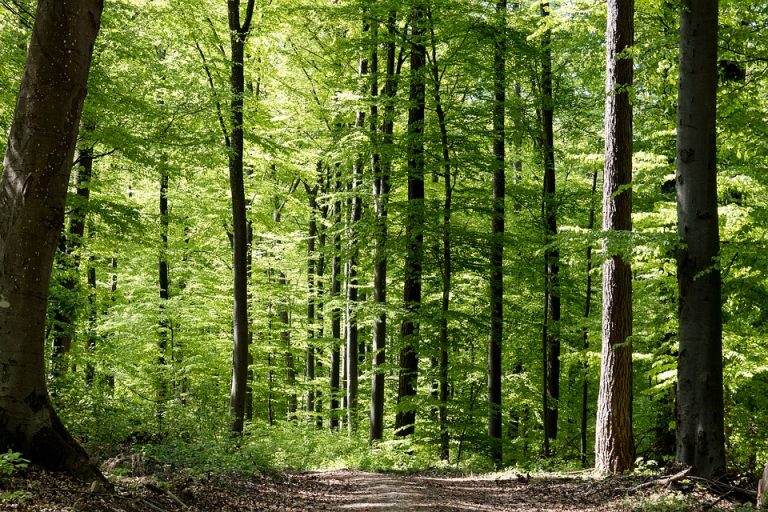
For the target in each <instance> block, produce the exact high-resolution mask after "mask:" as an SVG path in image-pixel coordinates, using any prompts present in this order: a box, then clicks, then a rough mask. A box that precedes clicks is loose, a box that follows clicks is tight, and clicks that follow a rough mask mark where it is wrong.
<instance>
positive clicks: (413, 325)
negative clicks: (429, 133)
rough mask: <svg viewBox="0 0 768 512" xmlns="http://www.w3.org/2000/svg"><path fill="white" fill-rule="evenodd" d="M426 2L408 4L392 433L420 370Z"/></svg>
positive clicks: (407, 416) (402, 419)
mask: <svg viewBox="0 0 768 512" xmlns="http://www.w3.org/2000/svg"><path fill="white" fill-rule="evenodd" d="M424 18H425V6H424V4H423V3H421V2H417V3H415V4H414V5H413V7H412V8H411V34H410V36H411V37H410V39H411V40H410V46H411V62H410V68H411V76H410V78H411V84H410V92H409V105H410V107H409V109H408V126H407V133H408V143H407V144H408V208H407V212H406V220H405V245H406V249H405V262H404V274H405V278H404V282H403V303H404V307H405V316H404V318H403V323H402V326H401V330H400V334H401V336H402V339H403V347H402V348H401V349H400V375H399V382H398V390H397V403H398V411H397V414H396V416H395V433H396V434H397V435H399V436H408V435H410V434H412V433H413V432H414V429H415V422H416V409H415V406H414V404H413V403H412V402H413V400H414V398H415V396H416V384H417V378H418V371H419V356H418V344H419V343H418V340H419V321H418V315H419V310H420V309H421V274H422V264H423V259H424V95H425V80H424V65H425V61H426V47H425V46H424V41H423V37H424Z"/></svg>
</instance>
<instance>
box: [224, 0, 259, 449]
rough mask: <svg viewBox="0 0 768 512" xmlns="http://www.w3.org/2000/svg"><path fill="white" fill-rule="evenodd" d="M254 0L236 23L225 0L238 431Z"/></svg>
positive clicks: (235, 428)
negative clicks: (247, 57)
mask: <svg viewBox="0 0 768 512" xmlns="http://www.w3.org/2000/svg"><path fill="white" fill-rule="evenodd" d="M253 6H254V0H248V5H247V7H246V15H245V20H244V21H243V23H242V24H241V23H240V0H227V13H228V19H229V43H230V49H231V52H232V55H231V59H232V61H231V64H230V70H229V72H230V76H229V79H230V93H231V95H232V97H231V99H230V117H231V123H232V125H231V126H230V132H229V139H228V142H229V144H228V146H229V147H228V149H229V188H230V192H231V194H232V231H233V236H232V272H233V274H234V285H233V286H234V304H233V322H232V324H233V333H234V338H233V355H232V389H231V391H230V401H229V413H230V416H231V425H230V430H231V431H232V432H234V433H238V434H239V433H242V431H243V422H244V420H245V399H246V391H247V388H248V328H249V327H248V220H247V213H246V202H245V184H244V182H243V93H244V92H245V77H244V73H243V59H244V54H245V41H246V39H247V37H248V31H249V30H250V25H251V18H252V16H253Z"/></svg>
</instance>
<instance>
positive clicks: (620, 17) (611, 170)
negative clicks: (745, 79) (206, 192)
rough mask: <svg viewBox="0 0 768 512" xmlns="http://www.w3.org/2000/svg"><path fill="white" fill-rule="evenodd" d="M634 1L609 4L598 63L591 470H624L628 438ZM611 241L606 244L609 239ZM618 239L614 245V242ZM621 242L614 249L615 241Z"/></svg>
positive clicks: (630, 446)
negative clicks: (596, 340)
mask: <svg viewBox="0 0 768 512" xmlns="http://www.w3.org/2000/svg"><path fill="white" fill-rule="evenodd" d="M634 10H635V6H634V0H608V23H607V28H606V34H605V38H606V58H605V70H606V79H605V93H606V98H605V171H604V173H603V231H605V232H606V233H607V236H608V237H609V238H608V239H607V240H604V241H603V250H604V251H605V252H606V256H607V259H606V261H605V263H603V322H602V355H601V359H600V389H599V392H598V397H597V421H596V424H595V431H596V432H595V469H596V470H597V471H599V472H601V473H619V472H622V471H629V470H631V469H632V468H633V467H634V464H635V445H634V440H633V436H632V342H631V338H630V336H632V269H631V267H630V264H629V261H628V260H629V254H627V250H628V249H626V246H627V245H628V244H626V242H627V238H629V235H630V233H631V231H632V189H631V188H630V186H631V184H632V103H631V98H630V88H631V87H632V78H633V76H632V75H633V71H632V65H633V60H632V57H631V55H629V54H628V53H627V52H628V51H629V50H630V49H631V48H632V46H633V44H634ZM611 238H613V240H611ZM617 239H618V240H617ZM622 241H623V242H625V243H621V242H622Z"/></svg>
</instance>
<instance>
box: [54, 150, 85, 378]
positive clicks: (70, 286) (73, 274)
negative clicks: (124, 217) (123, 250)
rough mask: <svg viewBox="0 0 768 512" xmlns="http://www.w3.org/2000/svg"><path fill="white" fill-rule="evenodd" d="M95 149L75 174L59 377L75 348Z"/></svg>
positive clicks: (58, 321)
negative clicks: (77, 295) (75, 302)
mask: <svg viewBox="0 0 768 512" xmlns="http://www.w3.org/2000/svg"><path fill="white" fill-rule="evenodd" d="M92 153H93V151H92V148H90V147H83V148H81V149H80V150H79V151H78V155H77V160H76V163H77V174H76V175H75V194H76V198H77V199H76V200H75V202H74V204H73V205H72V208H71V213H70V218H69V230H68V233H67V236H66V239H65V240H64V250H63V254H61V258H62V259H63V260H64V265H63V267H64V268H65V272H66V277H65V278H64V282H63V283H62V286H63V287H64V289H65V290H67V292H68V294H67V295H65V296H64V300H65V303H64V304H63V305H62V306H60V307H58V308H57V309H56V313H55V321H54V335H53V350H52V357H51V360H52V361H51V372H52V373H53V375H54V377H58V376H61V375H63V374H64V373H66V371H67V360H66V359H67V358H66V355H67V354H68V353H69V351H70V350H71V349H72V338H73V336H74V329H75V322H76V321H77V315H76V314H75V312H76V308H74V307H73V306H72V304H68V303H67V302H69V300H71V298H73V297H72V295H73V294H75V293H76V292H75V290H76V288H77V272H78V271H79V269H80V254H79V253H78V250H79V249H80V247H81V246H82V242H83V236H84V235H85V220H86V216H87V213H88V201H89V200H90V197H91V188H90V187H91V177H92V175H93V155H92Z"/></svg>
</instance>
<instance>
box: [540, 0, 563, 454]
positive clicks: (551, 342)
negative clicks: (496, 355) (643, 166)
mask: <svg viewBox="0 0 768 512" xmlns="http://www.w3.org/2000/svg"><path fill="white" fill-rule="evenodd" d="M541 16H542V18H546V17H548V16H549V0H542V2H541ZM551 37H552V35H551V31H550V30H546V31H545V32H544V35H543V41H542V46H543V53H542V63H541V69H542V71H541V95H542V98H541V102H542V107H541V120H542V138H541V147H542V152H543V155H544V191H543V197H542V215H543V218H544V233H545V243H546V245H547V248H546V250H545V251H544V260H545V265H546V285H545V286H546V291H545V294H546V296H547V301H548V306H547V310H548V316H547V317H546V318H545V319H544V321H545V323H546V324H547V326H546V332H547V335H546V344H547V361H546V365H547V369H546V375H547V379H546V389H547V391H546V392H547V407H546V410H545V411H544V414H545V415H546V420H545V425H546V426H545V435H546V436H547V437H548V438H549V439H557V417H558V403H557V402H558V400H559V399H560V327H559V323H560V282H559V281H560V251H559V250H558V249H557V246H556V240H555V239H556V237H557V205H556V198H555V139H554V103H553V98H552V49H551Z"/></svg>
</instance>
